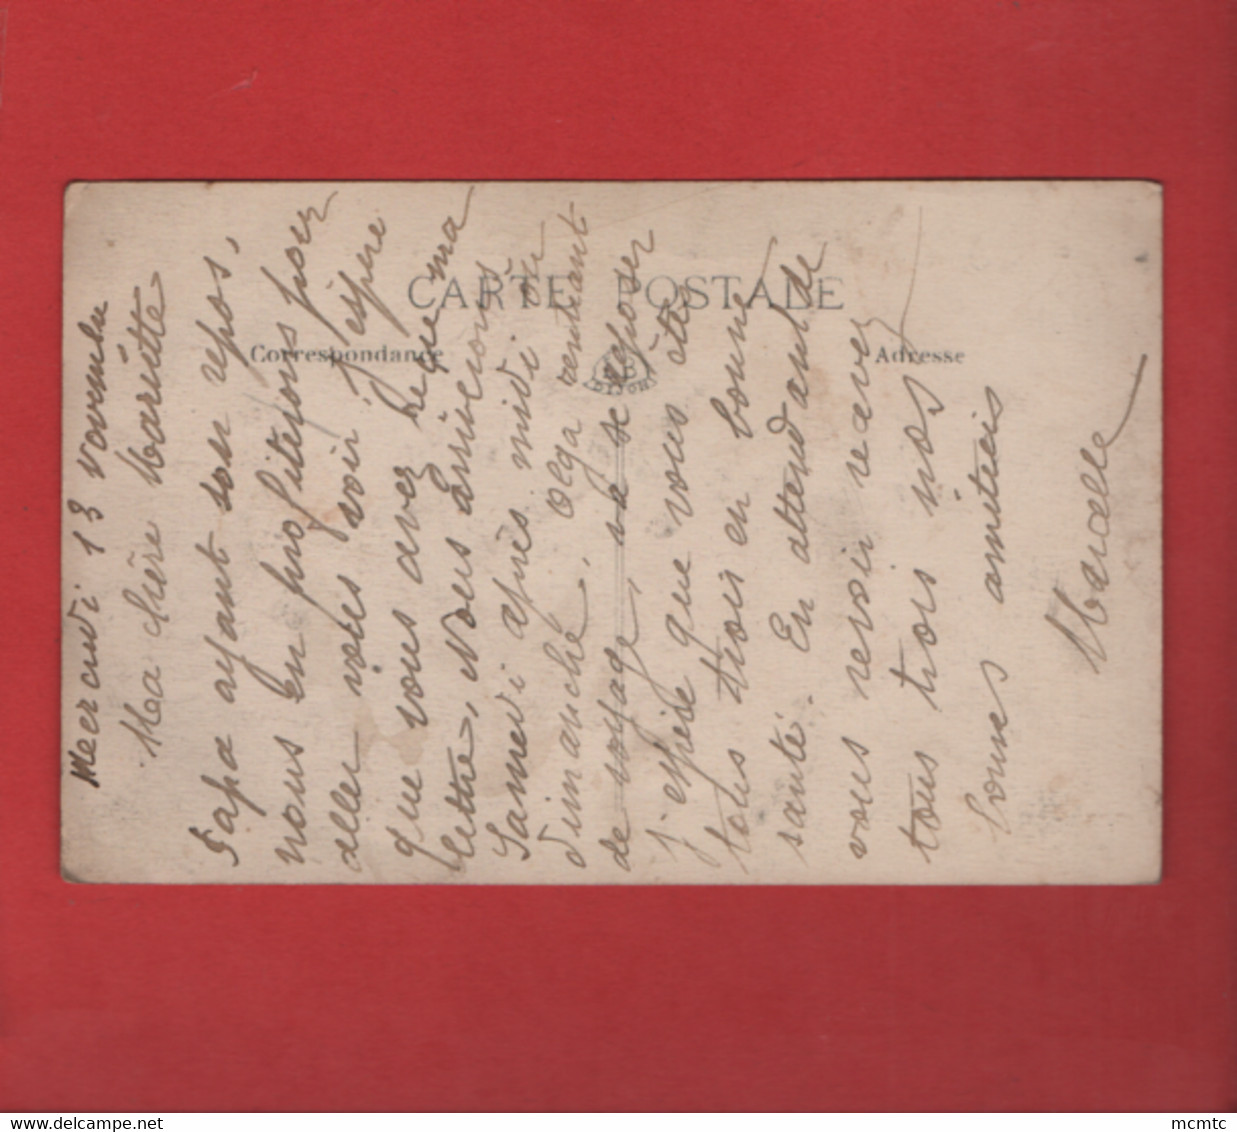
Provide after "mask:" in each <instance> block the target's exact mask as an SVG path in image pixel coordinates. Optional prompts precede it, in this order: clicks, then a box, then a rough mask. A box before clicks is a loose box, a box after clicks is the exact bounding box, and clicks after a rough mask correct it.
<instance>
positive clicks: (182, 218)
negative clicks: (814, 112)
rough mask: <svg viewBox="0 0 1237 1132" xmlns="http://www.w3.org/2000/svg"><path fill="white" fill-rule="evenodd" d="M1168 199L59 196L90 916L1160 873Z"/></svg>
mask: <svg viewBox="0 0 1237 1132" xmlns="http://www.w3.org/2000/svg"><path fill="white" fill-rule="evenodd" d="M1160 248H1161V241H1160V192H1159V188H1158V186H1156V185H1152V184H1148V183H1141V182H1104V183H1100V182H1021V183H1019V182H1006V183H985V182H972V183H967V182H960V183H905V184H898V183H832V184H818V183H793V184H780V183H772V184H770V183H760V184H747V183H728V184H698V183H692V184H674V183H656V184H595V183H589V184H575V183H557V184H555V183H536V184H510V183H479V184H457V183H434V184H380V183H379V184H366V183H359V184H345V183H339V184H307V183H297V184H229V183H213V184H168V183H161V184H155V183H149V184H146V183H143V184H114V183H112V184H79V185H74V186H71V187H70V189H69V190H68V192H67V195H66V200H65V297H64V418H63V420H64V433H63V438H64V440H63V453H64V456H63V460H64V513H63V523H64V527H63V530H64V540H63V574H62V578H63V617H64V621H63V625H64V633H63V734H62V740H63V742H62V752H63V760H64V761H63V869H64V874H65V876H66V877H67V878H69V879H71V880H77V881H121V882H126V881H131V882H200V883H235V882H280V883H294V882H383V883H437V882H474V883H477V882H480V883H591V884H610V883H629V882H630V883H683V884H698V883H778V884H784V883H1048V882H1065V883H1135V882H1150V881H1154V880H1156V879H1157V878H1158V876H1159V868H1160V863H1159V862H1160V754H1161V739H1160V707H1161V694H1160V688H1161V677H1160V653H1161V649H1160V641H1161V633H1160V618H1161V615H1160V588H1161V585H1160V548H1161V540H1160V432H1161V414H1160V338H1161V330H1160V328H1161V316H1160V278H1161V255H1160Z"/></svg>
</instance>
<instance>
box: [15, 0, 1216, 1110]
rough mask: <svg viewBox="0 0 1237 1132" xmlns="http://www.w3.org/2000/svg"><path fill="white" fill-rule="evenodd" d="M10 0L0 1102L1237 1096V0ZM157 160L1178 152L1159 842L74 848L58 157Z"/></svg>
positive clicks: (430, 174) (1053, 171)
mask: <svg viewBox="0 0 1237 1132" xmlns="http://www.w3.org/2000/svg"><path fill="white" fill-rule="evenodd" d="M4 2H5V0H0V13H5V8H4V6H3V5H4ZM6 15H7V19H5V15H4V14H0V20H3V21H4V22H5V24H6V34H5V43H4V49H3V56H2V59H3V62H2V67H3V75H2V85H0V382H2V386H0V391H2V394H3V401H2V402H0V406H2V407H0V430H2V433H0V490H2V492H3V495H2V503H0V506H2V508H3V511H2V521H3V531H4V537H3V562H2V563H0V574H2V576H3V585H4V594H5V601H4V615H3V619H4V625H3V633H2V635H0V640H2V641H3V644H2V646H0V689H2V693H0V694H2V696H3V700H2V702H0V707H2V708H3V716H2V718H3V729H2V730H0V757H2V760H3V761H2V775H0V917H2V920H0V925H2V926H0V1108H3V1107H7V1108H10V1109H59V1110H69V1111H72V1110H109V1109H119V1110H125V1109H154V1110H159V1109H163V1110H176V1109H205V1110H217V1109H219V1110H228V1109H250V1108H252V1109H327V1110H331V1109H347V1108H359V1109H396V1110H404V1109H438V1108H441V1109H447V1110H456V1109H485V1108H547V1107H548V1108H582V1109H600V1108H604V1109H611V1108H618V1109H624V1108H639V1107H645V1108H649V1107H651V1108H690V1109H714V1108H716V1109H748V1108H771V1109H798V1108H823V1109H860V1110H866V1109H912V1110H916V1109H989V1108H995V1109H1119V1110H1130V1109H1133V1110H1146V1109H1173V1110H1192V1111H1196V1112H1206V1111H1208V1110H1216V1109H1231V1108H1233V1107H1235V1102H1237V1074H1235V1069H1237V1057H1235V1053H1237V1041H1235V1039H1237V1024H1235V1023H1237V1015H1235V1012H1234V1004H1233V998H1232V992H1233V983H1234V978H1233V976H1234V961H1235V958H1237V954H1235V952H1237V949H1235V946H1234V945H1235V943H1237V932H1235V931H1234V927H1235V923H1234V921H1235V918H1237V899H1235V898H1237V891H1235V889H1237V885H1235V884H1234V879H1235V871H1234V864H1235V862H1237V857H1235V854H1234V849H1235V847H1237V822H1234V820H1233V809H1234V803H1235V802H1237V760H1234V757H1233V756H1234V753H1235V752H1234V750H1233V747H1234V743H1233V738H1234V727H1233V724H1234V718H1233V716H1234V713H1233V702H1234V696H1233V693H1234V681H1233V668H1232V663H1233V661H1232V645H1233V643H1234V633H1233V632H1232V630H1233V628H1234V623H1233V622H1234V617H1233V614H1234V603H1233V601H1232V598H1231V586H1232V584H1233V583H1232V578H1233V574H1234V570H1235V568H1237V555H1235V554H1234V550H1235V549H1237V547H1235V546H1234V541H1235V540H1234V535H1233V529H1234V523H1233V515H1234V513H1235V508H1234V486H1235V483H1237V476H1234V474H1233V473H1234V470H1235V469H1234V464H1235V462H1237V455H1235V454H1237V443H1235V441H1237V437H1235V436H1234V412H1233V410H1234V399H1235V397H1234V392H1235V388H1237V386H1235V383H1234V380H1233V375H1232V362H1233V356H1234V346H1235V345H1237V343H1235V342H1234V333H1233V329H1232V327H1233V314H1232V312H1233V310H1234V300H1235V299H1237V294H1235V292H1234V282H1235V280H1234V258H1233V256H1232V250H1233V244H1232V227H1233V221H1234V218H1235V217H1234V213H1235V209H1234V201H1235V199H1237V197H1235V194H1234V189H1235V184H1234V172H1235V171H1237V170H1235V164H1237V156H1235V155H1237V131H1235V130H1234V124H1235V123H1234V119H1235V118H1237V82H1235V79H1234V63H1235V62H1237V50H1235V49H1237V7H1235V6H1234V5H1233V4H1232V3H1228V2H1221V0H1108V2H1099V0H1020V2H1011V0H948V2H946V0H935V2H932V0H862V2H861V0H851V2H842V0H828V2H824V3H808V2H794V3H787V2H781V0H773V2H771V0H766V2H762V3H748V2H743V0H705V2H701V0H659V2H655V3H654V2H646V0H623V2H596V3H591V2H590V3H585V2H577V3H567V2H562V0H559V2H556V0H540V2H539V3H526V4H521V3H516V2H510V3H507V2H503V3H497V2H493V3H481V2H475V0H458V2H456V3H447V2H445V0H440V2H438V3H423V2H420V0H415V2H414V0H410V2H405V3H394V2H389V0H388V2H376V0H368V2H366V3H342V2H325V0H313V2H307V3H291V2H289V3H286V4H282V5H274V4H265V3H261V4H260V3H257V2H255V0H216V2H213V3H207V4H203V3H187V2H181V0H174V2H169V0H91V2H87V3H82V2H76V0H44V2H35V0H8V3H7V13H6ZM147 177H150V178H192V179H199V178H217V179H226V178H242V179H256V178H276V179H278V178H315V179H317V178H321V179H331V178H341V179H353V178H390V179H420V178H560V177H562V178H715V177H718V178H748V177H755V178H837V177H845V178H868V177H895V178H915V177H1138V178H1155V179H1158V180H1161V181H1163V183H1164V185H1165V190H1166V191H1165V203H1166V216H1165V238H1166V261H1165V262H1166V267H1165V283H1166V335H1165V347H1166V365H1165V386H1166V388H1165V398H1166V412H1167V420H1166V436H1167V449H1166V471H1165V502H1166V527H1165V556H1166V567H1167V575H1166V605H1167V613H1166V650H1167V665H1166V690H1165V695H1166V708H1167V710H1166V719H1167V722H1166V764H1165V771H1166V793H1165V801H1166V810H1165V814H1166V824H1165V853H1166V857H1165V859H1166V868H1165V873H1164V881H1163V883H1162V884H1161V885H1159V886H1153V887H1143V888H1106V889H1105V888H1082V889H1065V888H1044V889H1028V888H1021V889H1019V888H1015V889H1007V890H996V889H974V890H962V889H945V890H928V889H913V888H912V889H905V890H897V889H879V888H878V889H851V890H846V889H840V888H815V889H801V890H784V889H777V888H765V889H755V888H751V889H741V888H740V889H714V890H702V889H672V888H663V889H655V888H649V889H635V890H626V891H620V890H606V889H592V890H587V889H586V890H578V889H560V890H557V891H556V890H554V889H533V890H525V889H506V890H504V889H470V888H456V889H450V888H369V889H359V888H358V889H347V888H327V887H321V888H291V887H290V888H284V889H278V888H250V889H241V888H209V887H206V888H199V889H191V888H187V887H185V888H138V887H118V886H99V887H86V886H72V885H69V884H65V883H63V882H62V881H61V880H60V878H59V875H58V872H57V789H58V767H57V743H58V738H57V732H58V727H57V711H58V690H57V682H58V630H57V625H58V598H57V561H58V545H59V543H58V508H59V494H58V490H59V489H58V482H59V401H60V396H59V390H60V375H59V336H60V323H59V319H60V248H61V193H62V191H63V188H64V185H65V184H66V182H68V181H70V180H73V179H78V178H84V179H96V178H97V179H106V178H147Z"/></svg>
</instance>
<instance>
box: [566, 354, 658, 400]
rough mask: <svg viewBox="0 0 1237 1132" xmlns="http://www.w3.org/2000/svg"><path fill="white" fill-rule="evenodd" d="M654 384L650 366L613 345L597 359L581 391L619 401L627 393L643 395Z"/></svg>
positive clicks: (634, 355)
mask: <svg viewBox="0 0 1237 1132" xmlns="http://www.w3.org/2000/svg"><path fill="white" fill-rule="evenodd" d="M656 384H657V381H656V380H655V379H654V377H653V375H652V373H650V372H649V363H648V362H646V361H645V360H644V358H643V357H641V356H640V355H639V354H638V353H636V351H635V350H629V349H627V348H625V347H624V346H620V345H619V344H618V343H617V342H616V343H615V344H614V345H613V346H611V347H610V348H609V349H608V350H607V351H606V352H605V353H604V354H602V355H601V357H600V358H598V359H597V364H596V365H595V366H593V376H592V377H590V378H589V379H588V380H587V381H586V382H585V383H584V388H585V389H591V390H592V391H593V392H594V393H604V394H606V396H608V397H622V396H623V395H624V394H627V393H642V392H643V391H644V390H646V389H652V388H653V386H654V385H656Z"/></svg>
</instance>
